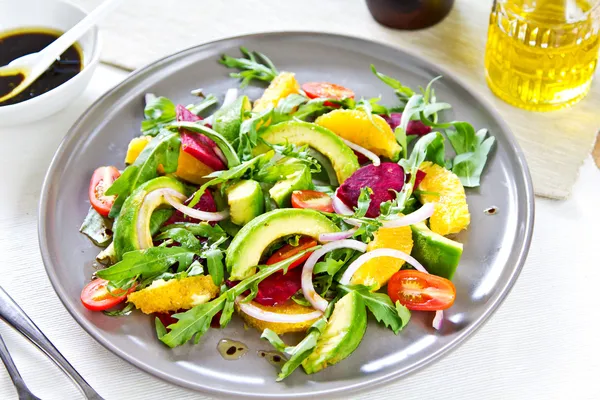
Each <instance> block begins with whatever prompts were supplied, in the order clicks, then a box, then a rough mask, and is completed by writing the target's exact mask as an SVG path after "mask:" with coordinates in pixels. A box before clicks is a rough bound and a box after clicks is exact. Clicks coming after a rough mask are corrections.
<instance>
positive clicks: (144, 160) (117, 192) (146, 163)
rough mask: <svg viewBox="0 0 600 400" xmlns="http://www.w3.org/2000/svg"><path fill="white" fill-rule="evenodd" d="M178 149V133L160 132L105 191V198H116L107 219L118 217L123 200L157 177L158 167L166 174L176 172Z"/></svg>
mask: <svg viewBox="0 0 600 400" xmlns="http://www.w3.org/2000/svg"><path fill="white" fill-rule="evenodd" d="M179 147H180V141H179V133H178V132H171V131H168V130H162V131H161V132H160V133H159V134H158V136H156V137H155V138H153V139H152V140H151V141H150V143H148V145H147V146H146V147H145V148H144V150H142V152H141V153H140V155H139V156H138V157H137V158H136V160H135V162H134V163H133V164H131V165H130V166H128V167H127V168H125V171H123V174H122V175H121V176H120V177H118V178H117V179H116V180H115V181H114V182H113V184H112V185H111V186H110V187H109V188H108V189H107V190H106V195H107V196H117V198H116V199H115V202H114V204H113V206H112V208H111V210H110V214H109V217H111V218H115V217H116V216H117V215H119V212H120V211H121V207H122V206H123V203H124V202H125V199H127V197H128V196H129V195H130V194H131V192H133V190H134V189H135V188H137V187H138V186H140V185H141V184H143V183H145V182H147V181H149V180H151V179H154V178H156V177H157V176H158V166H159V165H161V164H162V166H163V168H164V171H165V173H167V174H168V173H172V172H175V171H176V170H177V159H178V157H179Z"/></svg>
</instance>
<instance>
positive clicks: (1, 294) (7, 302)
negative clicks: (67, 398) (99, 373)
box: [0, 286, 103, 400]
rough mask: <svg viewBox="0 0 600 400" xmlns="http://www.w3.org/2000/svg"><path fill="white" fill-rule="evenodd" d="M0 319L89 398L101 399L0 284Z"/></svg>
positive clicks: (90, 399) (91, 399) (93, 399)
mask: <svg viewBox="0 0 600 400" xmlns="http://www.w3.org/2000/svg"><path fill="white" fill-rule="evenodd" d="M0 319H3V320H4V321H5V322H6V323H8V324H9V325H11V326H12V327H13V328H15V329H16V330H17V331H19V332H20V333H21V334H22V335H23V336H25V337H26V338H27V339H29V340H30V341H31V342H32V343H33V344H35V345H36V346H37V347H39V349H40V350H42V351H43V352H44V353H45V354H46V355H47V356H48V357H49V358H50V359H51V360H52V361H54V363H56V365H58V366H59V367H60V369H62V371H63V372H64V373H65V374H66V375H67V376H68V377H70V378H71V379H72V380H73V382H75V384H76V385H77V386H79V388H80V389H81V391H82V392H83V394H84V395H85V397H86V398H87V399H89V400H103V399H102V397H101V396H100V395H99V394H98V393H97V392H96V391H95V390H94V389H93V388H92V387H91V386H90V385H89V384H88V383H87V382H86V381H85V379H83V377H82V376H81V375H79V373H78V372H77V371H76V370H75V368H73V366H72V365H71V364H69V362H68V361H67V359H66V358H64V357H63V355H62V354H60V352H59V351H58V349H57V348H56V347H54V345H53V344H52V342H50V340H48V338H47V337H46V335H44V334H43V333H42V331H40V329H39V328H38V327H37V326H36V325H35V324H34V323H33V321H32V320H31V319H30V318H29V317H28V316H27V314H25V311H23V310H22V309H21V307H19V305H18V304H17V303H15V301H14V300H13V299H12V297H10V296H9V295H8V293H6V292H5V291H4V289H3V288H2V287H1V286H0Z"/></svg>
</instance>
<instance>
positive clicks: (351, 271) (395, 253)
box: [323, 245, 427, 285]
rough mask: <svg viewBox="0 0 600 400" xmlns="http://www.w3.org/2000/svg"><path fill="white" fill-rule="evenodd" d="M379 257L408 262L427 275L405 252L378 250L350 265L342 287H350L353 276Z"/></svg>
mask: <svg viewBox="0 0 600 400" xmlns="http://www.w3.org/2000/svg"><path fill="white" fill-rule="evenodd" d="M365 246H366V245H365ZM323 247H325V246H323ZM377 257H394V258H399V259H401V260H404V261H406V262H407V263H409V264H410V265H412V266H413V267H414V268H415V269H416V270H417V271H421V272H424V273H427V270H426V269H425V267H423V265H421V263H420V262H418V261H417V260H415V259H414V258H413V257H411V256H410V255H408V254H406V253H404V252H403V251H400V250H395V249H388V248H385V249H376V250H371V251H369V252H368V253H365V254H363V255H361V256H360V257H358V258H357V259H356V260H354V262H353V263H352V264H350V266H349V267H348V269H347V270H346V272H344V275H342V279H340V283H341V284H342V285H348V284H349V283H350V279H352V275H354V273H355V272H356V271H357V270H358V269H359V268H360V267H362V266H363V264H365V263H366V262H367V261H370V260H372V259H373V258H377Z"/></svg>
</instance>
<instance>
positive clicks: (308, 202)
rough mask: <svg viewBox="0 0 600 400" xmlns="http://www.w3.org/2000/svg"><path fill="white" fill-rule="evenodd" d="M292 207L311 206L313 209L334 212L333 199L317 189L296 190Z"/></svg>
mask: <svg viewBox="0 0 600 400" xmlns="http://www.w3.org/2000/svg"><path fill="white" fill-rule="evenodd" d="M292 207H294V208H310V209H311V210H317V211H324V212H330V213H332V212H333V200H331V197H330V196H329V195H327V194H325V193H322V192H317V191H316V190H294V192H293V193H292Z"/></svg>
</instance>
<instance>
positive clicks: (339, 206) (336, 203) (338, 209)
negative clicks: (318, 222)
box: [331, 189, 354, 215]
mask: <svg viewBox="0 0 600 400" xmlns="http://www.w3.org/2000/svg"><path fill="white" fill-rule="evenodd" d="M331 200H332V202H331V205H332V206H333V211H335V213H336V214H340V215H352V214H354V211H352V209H351V208H350V207H348V206H347V205H346V204H344V202H343V201H342V200H341V199H340V198H339V197H338V196H337V189H336V191H335V193H334V194H333V197H332V199H331Z"/></svg>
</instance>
